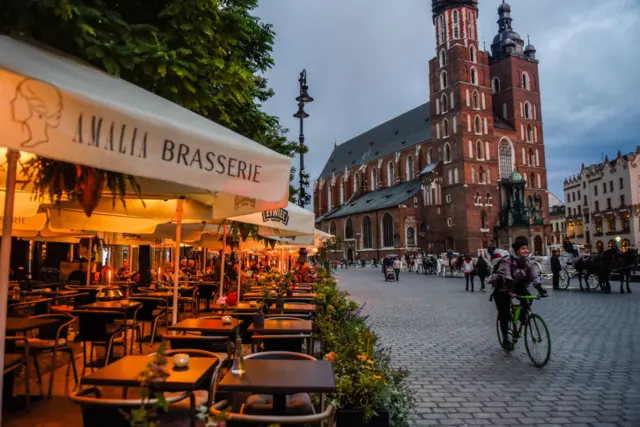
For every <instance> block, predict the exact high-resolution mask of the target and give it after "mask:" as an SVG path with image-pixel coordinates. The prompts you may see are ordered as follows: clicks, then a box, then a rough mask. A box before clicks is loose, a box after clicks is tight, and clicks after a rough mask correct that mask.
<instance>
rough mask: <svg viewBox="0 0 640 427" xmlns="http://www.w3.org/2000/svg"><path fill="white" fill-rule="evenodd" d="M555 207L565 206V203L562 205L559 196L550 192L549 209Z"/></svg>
mask: <svg viewBox="0 0 640 427" xmlns="http://www.w3.org/2000/svg"><path fill="white" fill-rule="evenodd" d="M554 206H564V203H562V200H560V198H559V197H558V196H556V195H555V194H553V193H552V192H549V209H551V208H552V207H554Z"/></svg>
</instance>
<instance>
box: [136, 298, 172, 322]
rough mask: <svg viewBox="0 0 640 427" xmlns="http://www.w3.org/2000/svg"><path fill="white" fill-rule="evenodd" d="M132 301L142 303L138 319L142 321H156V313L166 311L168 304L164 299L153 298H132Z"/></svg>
mask: <svg viewBox="0 0 640 427" xmlns="http://www.w3.org/2000/svg"><path fill="white" fill-rule="evenodd" d="M131 300H132V301H138V302H141V303H142V307H140V309H139V310H138V314H137V316H136V318H137V319H138V320H141V321H151V320H153V319H154V311H156V310H158V309H166V308H167V307H168V303H167V301H166V300H164V299H162V298H153V297H138V296H137V297H132V298H131Z"/></svg>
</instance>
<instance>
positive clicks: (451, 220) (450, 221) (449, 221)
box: [447, 218, 453, 227]
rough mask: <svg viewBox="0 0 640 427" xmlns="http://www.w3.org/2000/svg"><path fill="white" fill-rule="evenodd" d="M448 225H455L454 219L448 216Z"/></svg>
mask: <svg viewBox="0 0 640 427" xmlns="http://www.w3.org/2000/svg"><path fill="white" fill-rule="evenodd" d="M447 226H448V227H453V219H451V218H447Z"/></svg>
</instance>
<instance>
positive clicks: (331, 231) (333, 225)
mask: <svg viewBox="0 0 640 427" xmlns="http://www.w3.org/2000/svg"><path fill="white" fill-rule="evenodd" d="M329 234H331V235H332V236H337V235H338V233H337V229H336V223H335V222H334V221H331V224H330V225H329Z"/></svg>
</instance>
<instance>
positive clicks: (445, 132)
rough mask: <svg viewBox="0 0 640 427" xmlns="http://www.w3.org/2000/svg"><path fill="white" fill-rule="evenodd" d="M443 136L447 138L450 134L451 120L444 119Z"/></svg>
mask: <svg viewBox="0 0 640 427" xmlns="http://www.w3.org/2000/svg"><path fill="white" fill-rule="evenodd" d="M442 136H443V137H444V138H447V137H448V136H449V120H447V119H444V120H443V121H442Z"/></svg>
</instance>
